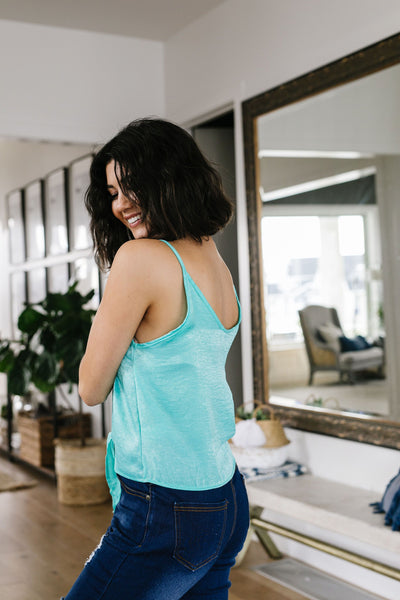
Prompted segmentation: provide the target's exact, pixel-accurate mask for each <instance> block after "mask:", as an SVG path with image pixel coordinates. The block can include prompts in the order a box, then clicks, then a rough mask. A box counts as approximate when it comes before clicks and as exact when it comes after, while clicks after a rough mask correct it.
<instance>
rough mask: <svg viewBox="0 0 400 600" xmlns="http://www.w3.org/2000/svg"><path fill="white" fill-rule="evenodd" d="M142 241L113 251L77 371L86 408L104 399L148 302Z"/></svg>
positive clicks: (149, 291)
mask: <svg viewBox="0 0 400 600" xmlns="http://www.w3.org/2000/svg"><path fill="white" fill-rule="evenodd" d="M146 241H147V240H146ZM143 242H145V241H144V240H143V241H141V243H137V242H135V241H132V242H127V243H126V244H124V245H123V246H122V247H121V248H120V249H119V251H118V252H117V254H116V256H115V259H114V262H113V265H112V268H111V271H110V275H109V277H108V281H107V285H106V288H105V292H104V296H103V299H102V301H101V304H100V306H99V309H98V311H97V313H96V316H95V318H94V320H93V324H92V328H91V330H90V335H89V339H88V343H87V347H86V352H85V355H84V357H83V359H82V361H81V364H80V368H79V394H80V396H81V398H82V400H83V401H84V402H85V403H86V404H88V405H89V406H94V405H96V404H101V403H102V402H104V400H105V399H106V398H107V396H108V394H109V392H110V391H111V388H112V386H113V383H114V379H115V376H116V373H117V371H118V368H119V365H120V363H121V361H122V358H123V357H124V354H125V353H126V351H127V349H128V347H129V345H130V343H131V341H132V339H133V337H134V335H135V332H136V330H137V328H138V326H139V324H140V322H141V321H142V319H143V316H144V315H145V313H146V311H147V309H148V308H149V306H150V305H151V302H152V293H153V290H152V283H151V272H152V271H151V269H150V267H149V261H150V260H151V254H152V252H151V248H149V246H148V244H146V242H145V243H143ZM150 243H151V242H150Z"/></svg>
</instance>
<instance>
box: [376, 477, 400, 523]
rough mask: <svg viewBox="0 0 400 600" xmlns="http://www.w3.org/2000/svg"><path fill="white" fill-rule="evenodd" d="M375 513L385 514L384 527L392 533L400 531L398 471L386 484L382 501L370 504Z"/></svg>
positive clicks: (399, 481) (399, 482)
mask: <svg viewBox="0 0 400 600" xmlns="http://www.w3.org/2000/svg"><path fill="white" fill-rule="evenodd" d="M370 506H372V507H373V509H374V512H375V513H386V514H385V525H389V526H390V527H391V528H392V530H393V531H400V471H399V472H398V473H397V475H395V476H394V477H393V478H392V479H391V480H390V481H389V483H388V484H387V486H386V489H385V491H384V494H383V496H382V500H381V501H380V502H372V503H371V504H370Z"/></svg>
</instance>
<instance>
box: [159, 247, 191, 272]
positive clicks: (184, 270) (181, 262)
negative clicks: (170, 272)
mask: <svg viewBox="0 0 400 600" xmlns="http://www.w3.org/2000/svg"><path fill="white" fill-rule="evenodd" d="M160 242H164V244H166V245H167V246H168V247H169V248H171V250H172V252H173V253H174V254H175V256H176V258H177V259H178V261H179V264H180V265H181V267H182V271H183V272H184V273H186V267H185V264H184V262H183V260H182V259H181V257H180V255H179V254H178V251H177V250H175V248H174V247H173V245H172V244H170V243H169V242H167V240H160Z"/></svg>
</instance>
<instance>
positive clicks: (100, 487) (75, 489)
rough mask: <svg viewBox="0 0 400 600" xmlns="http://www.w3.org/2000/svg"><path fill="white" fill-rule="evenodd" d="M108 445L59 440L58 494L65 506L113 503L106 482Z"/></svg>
mask: <svg viewBox="0 0 400 600" xmlns="http://www.w3.org/2000/svg"><path fill="white" fill-rule="evenodd" d="M105 455H106V441H105V440H103V439H94V438H90V439H88V440H86V446H84V447H82V446H81V444H80V440H60V439H58V440H55V465H56V473H57V494H58V500H59V502H61V504H69V505H75V506H86V505H89V504H101V503H102V502H105V501H106V500H109V498H110V494H109V491H108V486H107V482H106V478H105V466H104V462H105Z"/></svg>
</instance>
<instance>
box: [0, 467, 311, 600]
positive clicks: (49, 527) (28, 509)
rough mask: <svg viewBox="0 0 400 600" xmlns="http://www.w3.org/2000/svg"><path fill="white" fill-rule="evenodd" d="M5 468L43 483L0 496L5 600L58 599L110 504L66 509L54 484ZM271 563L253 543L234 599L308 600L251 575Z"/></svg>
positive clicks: (0, 575) (0, 574) (0, 592)
mask: <svg viewBox="0 0 400 600" xmlns="http://www.w3.org/2000/svg"><path fill="white" fill-rule="evenodd" d="M0 468H1V469H3V470H6V471H7V472H9V473H10V474H13V473H15V472H16V471H18V472H21V471H25V472H27V473H28V474H29V476H30V477H32V476H33V477H34V478H35V479H36V480H37V482H38V484H37V485H36V486H35V487H32V488H29V489H23V490H18V491H13V492H0V515H1V518H0V540H1V543H0V598H2V599H3V598H4V600H57V599H58V598H60V597H61V596H62V595H65V594H66V593H67V592H68V590H69V589H70V587H71V585H72V583H73V582H74V580H75V578H76V577H77V576H78V574H79V572H80V571H81V568H82V565H83V564H84V562H85V560H86V559H87V557H88V556H89V555H90V553H91V552H92V550H93V549H94V548H95V547H96V546H97V544H98V542H99V540H100V538H101V535H102V534H103V533H104V531H105V529H106V527H107V525H108V523H109V521H110V519H111V514H112V512H111V503H106V504H102V505H98V506H92V507H79V508H76V507H69V506H63V505H61V504H60V503H59V502H58V501H57V492H56V487H55V483H54V481H52V480H50V479H49V478H46V477H45V476H43V475H42V474H40V473H35V472H33V471H32V470H30V469H27V468H25V467H22V466H21V465H16V464H13V463H10V462H9V461H7V460H6V459H4V458H0ZM268 560H269V559H268V557H267V555H266V553H265V552H264V550H263V549H262V548H261V546H260V545H259V544H258V543H257V542H252V543H251V544H250V548H249V551H248V553H247V554H246V557H245V558H244V560H243V562H242V564H241V565H240V567H238V568H235V569H232V573H231V580H232V588H231V590H230V593H229V600H263V599H264V598H265V599H268V600H305V597H304V596H302V595H300V594H297V593H296V592H293V591H291V590H289V589H287V588H284V587H282V586H280V585H278V584H277V583H275V582H273V581H270V580H268V579H266V578H265V577H263V576H262V575H259V574H257V573H255V572H254V571H253V570H252V567H254V566H256V565H260V564H262V563H265V562H267V561H268ZM165 600H168V599H165Z"/></svg>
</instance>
